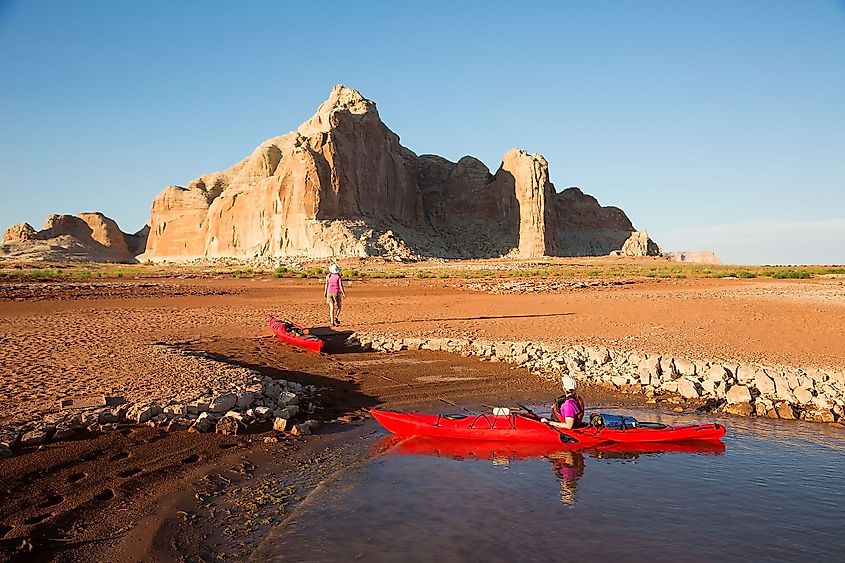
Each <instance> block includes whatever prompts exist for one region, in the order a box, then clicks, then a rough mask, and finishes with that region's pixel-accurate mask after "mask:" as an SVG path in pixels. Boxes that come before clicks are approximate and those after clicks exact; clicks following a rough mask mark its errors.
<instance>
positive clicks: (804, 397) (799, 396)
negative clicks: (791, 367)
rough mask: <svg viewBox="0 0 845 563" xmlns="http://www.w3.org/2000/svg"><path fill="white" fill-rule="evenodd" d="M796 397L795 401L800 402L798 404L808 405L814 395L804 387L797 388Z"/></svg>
mask: <svg viewBox="0 0 845 563" xmlns="http://www.w3.org/2000/svg"><path fill="white" fill-rule="evenodd" d="M794 395H795V400H796V401H798V404H800V405H806V404H807V403H809V402H811V401H812V400H813V393H812V392H811V391H810V390H809V389H806V388H804V387H798V388H796V389H795V393H794Z"/></svg>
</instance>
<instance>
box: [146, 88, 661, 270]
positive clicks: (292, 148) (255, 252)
mask: <svg viewBox="0 0 845 563" xmlns="http://www.w3.org/2000/svg"><path fill="white" fill-rule="evenodd" d="M149 225H150V232H149V238H148V241H147V246H146V252H145V253H144V254H143V255H142V256H141V258H142V259H151V260H164V259H168V260H187V259H193V258H198V257H237V258H251V257H254V256H279V257H284V256H307V257H311V258H322V257H329V256H366V255H374V254H376V255H378V254H382V255H397V254H398V255H400V256H402V255H405V256H409V255H422V256H442V257H447V258H460V257H495V256H502V255H508V254H509V255H512V256H518V257H537V256H556V255H557V256H561V255H562V256H569V255H573V256H579V255H605V254H608V253H610V252H612V251H614V250H621V249H622V247H623V245H624V244H625V241H627V240H628V239H629V238H630V236H631V233H632V232H634V228H633V226H632V225H631V222H630V221H629V220H628V218H627V217H626V216H625V214H624V213H623V212H622V211H621V210H619V209H617V208H613V207H601V206H600V205H599V204H598V202H597V201H596V200H595V199H594V198H592V197H591V196H588V195H585V194H583V193H582V192H581V191H580V190H578V189H577V188H572V189H569V190H565V191H564V192H562V193H557V192H556V191H555V188H554V186H553V185H552V183H551V182H550V181H549V170H548V163H547V162H546V160H545V159H544V158H543V157H542V156H540V155H538V154H534V155H530V154H528V153H527V152H525V151H522V150H517V149H514V150H512V151H509V152H508V153H507V154H505V155H504V157H503V160H502V165H501V167H500V168H499V170H498V171H497V172H496V174H491V173H490V170H488V169H487V167H486V166H484V164H483V163H481V162H480V161H478V160H477V159H475V158H472V157H464V158H462V159H461V160H459V161H458V162H457V163H454V162H450V161H448V160H446V159H443V158H440V157H438V156H433V155H423V156H417V155H416V154H414V153H413V152H412V151H410V150H408V149H407V148H405V147H403V146H402V145H401V144H400V143H399V137H398V136H397V135H396V134H395V133H394V132H393V131H391V130H390V129H389V128H388V127H387V126H386V125H385V124H384V123H383V122H382V121H381V118H380V117H379V114H378V111H377V109H376V105H375V103H373V102H372V101H370V100H367V99H366V98H364V97H363V96H362V95H361V94H360V93H358V92H357V91H355V90H352V89H350V88H346V87H344V86H340V85H339V86H336V87H335V88H334V89H333V90H332V92H331V94H330V95H329V98H328V99H327V100H326V101H325V102H324V103H323V104H322V105H320V107H319V108H318V109H317V112H316V113H315V114H314V116H312V117H311V118H310V119H308V120H307V121H306V122H305V123H303V124H302V125H300V126H299V127H298V128H297V129H296V130H295V131H293V132H291V133H288V134H286V135H282V136H280V137H275V138H273V139H269V140H267V141H265V142H264V143H262V144H261V145H260V146H259V147H258V148H256V149H255V151H253V153H252V154H251V155H250V156H248V157H247V158H245V159H244V160H242V161H241V162H239V163H238V164H235V165H234V166H232V167H231V168H229V169H227V170H224V171H221V172H215V173H213V174H207V175H204V176H200V177H199V178H197V179H196V180H194V181H192V182H190V183H189V184H188V185H187V186H185V187H181V186H170V187H168V188H166V189H165V190H164V191H162V192H161V193H160V194H159V195H158V196H157V197H156V198H155V200H154V201H153V205H152V210H151V214H150V222H149ZM641 247H642V248H645V249H646V250H644V252H646V251H652V250H653V251H654V252H655V253H656V252H657V251H656V250H654V249H656V245H654V243H651V246H649V245H645V246H644V247H643V246H641ZM629 248H633V247H632V246H629ZM638 248H639V247H638Z"/></svg>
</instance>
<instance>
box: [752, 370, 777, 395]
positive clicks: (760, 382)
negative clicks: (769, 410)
mask: <svg viewBox="0 0 845 563" xmlns="http://www.w3.org/2000/svg"><path fill="white" fill-rule="evenodd" d="M754 386H755V387H756V388H757V390H758V391H760V393H761V394H763V395H769V396H775V382H774V381H773V380H772V378H771V377H769V376H768V375H767V374H766V372H765V371H764V370H762V369H758V370H755V371H754Z"/></svg>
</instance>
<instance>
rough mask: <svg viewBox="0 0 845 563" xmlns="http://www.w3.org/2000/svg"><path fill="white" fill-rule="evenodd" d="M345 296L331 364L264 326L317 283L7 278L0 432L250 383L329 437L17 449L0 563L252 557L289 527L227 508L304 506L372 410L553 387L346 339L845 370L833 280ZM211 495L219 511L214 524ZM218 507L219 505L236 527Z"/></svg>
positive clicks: (298, 311) (599, 397)
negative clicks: (63, 413) (293, 404)
mask: <svg viewBox="0 0 845 563" xmlns="http://www.w3.org/2000/svg"><path fill="white" fill-rule="evenodd" d="M346 283H347V287H346V290H347V299H346V302H345V304H344V311H343V314H342V316H341V318H342V321H343V323H342V325H341V326H340V327H337V330H336V331H334V333H333V334H332V335H331V337H330V338H329V344H328V347H327V352H328V353H326V354H323V355H315V354H310V353H307V352H302V351H299V350H296V349H292V348H290V347H288V346H285V345H283V344H282V343H280V342H279V341H278V340H276V339H275V338H273V337H272V336H271V333H270V331H269V329H268V328H267V326H266V320H265V319H266V316H267V315H268V314H270V313H272V314H276V315H277V316H280V317H283V318H290V319H295V320H297V321H298V322H300V323H302V324H304V325H307V326H313V327H321V326H323V327H324V326H325V324H326V317H327V312H326V310H325V305H324V303H323V300H322V299H321V292H322V282H321V281H320V280H307V279H306V280H298V279H297V280H293V279H276V278H272V277H269V276H257V277H252V278H241V279H232V278H216V277H211V278H203V277H171V278H153V279H126V280H108V281H106V280H98V281H27V282H6V283H4V284H3V285H2V293H0V326H2V331H0V341H2V348H0V349H1V350H2V352H0V354H2V356H0V422H3V423H4V424H9V423H13V422H16V421H20V420H25V419H27V418H28V417H31V416H33V413H38V414H40V415H41V416H43V415H44V414H49V413H50V412H51V411H55V410H56V408H57V407H56V404H57V401H58V400H60V399H62V398H68V397H77V398H78V397H83V396H91V395H98V394H105V395H113V396H121V397H124V398H125V399H126V400H129V401H135V400H140V399H141V398H144V397H151V396H155V397H167V396H178V395H179V394H180V393H181V392H182V391H183V390H184V389H185V388H194V387H196V386H202V385H204V384H205V383H206V382H207V381H208V380H209V379H213V380H215V381H228V380H230V379H232V378H235V379H236V378H238V377H240V376H241V375H240V374H241V373H242V372H241V370H244V372H246V371H249V372H254V371H257V372H259V373H261V374H262V375H266V376H270V377H273V378H279V379H285V380H288V381H295V382H297V383H301V384H303V385H316V386H317V387H318V388H320V389H321V393H320V404H319V408H318V409H317V410H316V412H315V413H314V415H313V417H314V418H315V419H316V420H318V422H319V423H320V427H319V429H318V430H317V432H316V435H313V436H307V437H293V436H290V435H287V434H278V433H275V432H274V431H273V430H272V424H268V423H264V424H257V425H254V426H251V427H250V429H249V430H248V432H247V433H246V434H239V435H237V436H222V435H218V434H214V433H210V434H198V433H189V432H185V431H178V432H165V431H164V430H162V429H161V428H150V427H147V426H129V425H125V426H122V427H120V428H119V429H117V430H116V431H111V432H104V433H101V434H100V433H95V434H89V433H80V434H78V435H77V436H75V437H74V438H73V439H71V440H69V441H63V442H50V443H47V444H45V445H43V446H40V447H37V448H36V447H32V448H25V449H24V450H22V451H17V453H16V454H15V455H14V456H13V457H10V458H6V459H3V460H0V479H2V481H3V499H4V500H3V502H2V506H1V507H0V537H2V539H1V540H0V541H2V553H3V554H4V555H5V556H10V557H19V556H20V557H23V556H26V557H33V556H36V557H40V558H42V559H45V560H48V559H51V558H57V559H59V560H67V561H90V560H95V559H99V560H103V559H115V560H120V559H121V558H129V559H134V560H138V559H143V558H144V557H148V558H150V560H152V559H158V560H161V558H165V559H166V558H174V559H177V560H178V559H179V558H180V555H179V554H182V555H181V557H183V558H185V559H191V558H193V557H196V555H197V554H199V553H202V554H206V555H208V554H212V553H216V552H226V553H229V554H234V553H241V554H246V553H249V550H250V549H251V547H250V546H254V542H255V541H256V538H257V537H260V535H261V533H262V530H264V531H266V530H267V529H268V528H269V527H271V526H273V525H276V524H278V523H279V522H281V521H282V520H283V518H284V513H283V512H277V513H276V514H272V515H269V514H264V515H263V517H262V518H263V519H258V517H257V516H255V511H253V512H250V511H249V510H247V509H246V508H244V507H240V508H238V507H237V502H236V500H237V498H239V496H240V497H243V496H244V495H245V494H246V493H245V492H244V491H246V490H249V491H251V493H250V494H251V495H256V494H258V492H260V490H261V483H263V482H265V481H264V480H266V479H268V478H269V477H270V475H271V474H272V475H273V476H275V477H278V475H287V476H296V475H310V476H309V477H307V478H303V482H301V483H300V484H299V485H298V486H296V487H293V488H291V490H290V493H289V495H288V498H284V499H282V498H272V499H270V498H268V499H266V502H264V503H263V504H262V503H258V506H259V508H258V509H256V510H257V511H258V512H261V510H265V511H266V510H269V508H267V507H269V506H275V507H277V508H278V506H281V505H284V506H288V507H290V506H293V505H295V503H296V502H297V500H296V499H297V498H302V497H303V496H305V495H307V493H308V491H309V487H310V488H313V487H314V486H316V484H317V483H318V482H319V481H320V475H321V472H323V473H324V472H325V471H326V470H327V468H329V467H332V466H333V464H342V463H343V458H344V456H352V457H354V456H356V455H363V454H362V452H360V451H356V450H355V446H354V444H355V442H356V432H358V433H360V432H361V429H362V428H364V427H365V426H366V424H365V422H366V421H367V413H366V409H367V408H369V407H372V406H375V405H384V406H387V407H391V408H399V409H422V408H425V407H428V408H439V409H441V410H442V409H444V408H448V405H446V404H443V402H442V401H441V399H445V400H447V401H449V402H453V403H455V404H456V405H459V406H468V407H471V408H475V407H478V406H480V405H484V404H490V403H495V402H496V401H499V402H507V401H512V400H513V399H519V400H533V401H537V402H538V403H542V402H543V401H546V402H548V401H550V400H552V399H553V398H554V397H555V396H556V394H557V388H556V386H555V385H554V384H553V383H551V382H549V381H548V380H546V379H543V378H541V377H539V376H537V375H536V374H533V373H530V372H529V371H528V370H526V369H524V368H521V367H517V366H514V365H511V364H506V363H491V362H481V361H479V360H478V359H477V358H474V357H462V356H460V355H456V354H449V353H446V352H432V351H425V350H421V351H402V352H396V353H391V354H384V353H376V352H366V351H362V350H357V349H355V348H354V347H348V346H346V345H345V342H346V341H347V340H348V338H349V337H350V336H351V335H353V334H356V333H366V334H382V335H391V336H394V337H414V338H439V337H449V338H455V337H465V338H476V339H491V340H497V339H500V340H523V341H531V342H544V343H555V344H561V343H569V344H583V345H588V346H607V347H610V348H614V349H625V350H636V351H640V352H647V353H657V354H674V355H678V356H682V357H686V358H690V359H699V360H711V361H712V360H714V359H718V360H720V361H725V362H728V361H731V362H758V363H761V364H766V365H774V364H782V365H790V366H796V367H801V368H804V369H808V368H816V367H817V368H824V369H829V370H841V369H843V368H844V367H845V352H844V351H845V320H843V319H845V314H843V313H845V280H842V279H836V278H832V279H814V280H760V279H755V280H738V279H694V278H693V279H671V280H652V279H633V280H630V283H628V282H626V283H624V284H613V285H594V286H589V285H585V286H583V287H579V286H577V285H571V286H568V287H555V288H552V289H549V286H548V283H547V282H546V281H544V280H536V279H535V280H527V281H526V283H527V284H528V285H531V284H533V285H534V286H536V287H534V289H533V290H526V287H527V286H526V285H521V286H519V287H516V288H515V287H514V286H512V285H511V286H507V285H503V284H504V283H505V282H501V281H499V280H473V281H467V280H456V279H449V280H440V279H420V280H418V279H385V280H355V279H353V280H349V281H348V282H346ZM544 284H545V285H544ZM585 395H586V397H587V399H588V401H589V402H591V403H614V404H618V403H620V402H629V403H632V404H637V403H643V402H644V401H645V397H643V396H637V395H630V394H626V395H623V394H619V393H615V392H614V391H613V390H612V389H608V388H597V387H588V388H587V389H586V390H585ZM265 438H267V440H266V442H265ZM359 441H360V440H359ZM327 452H328V453H327ZM212 493H213V494H212ZM265 493H266V491H265ZM227 495H228V496H227ZM212 496H214V497H215V498H216V499H217V501H215V504H214V507H215V508H213V509H212V508H210V507H211V504H210V501H209V500H208V499H209V498H211V497H212ZM220 499H224V500H225V499H228V500H227V501H226V502H228V503H229V505H228V508H227V509H226V510H228V511H229V512H228V514H226V513H225V511H224V510H223V509H221V508H220V506H222V505H221V504H220V503H221V502H223V501H221V500H220ZM224 504H225V503H224ZM260 507H264V508H260ZM151 514H153V515H154V516H152V517H151ZM238 515H240V516H238ZM247 515H251V516H247ZM259 520H260V522H261V523H258V522H259ZM221 522H222V523H225V525H222V526H221V525H220V523H221ZM247 522H251V524H250V525H245V524H246V523H247ZM223 530H226V531H225V532H223ZM251 542H252V543H251ZM30 550H31V551H30ZM156 554H157V555H156Z"/></svg>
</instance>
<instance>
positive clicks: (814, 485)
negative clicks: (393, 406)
mask: <svg viewBox="0 0 845 563" xmlns="http://www.w3.org/2000/svg"><path fill="white" fill-rule="evenodd" d="M616 412H619V411H616ZM627 412H631V413H632V414H634V415H635V416H637V417H638V418H640V419H641V420H662V421H663V422H709V421H713V420H714V419H712V418H696V417H689V416H670V415H665V414H664V415H660V414H658V412H657V411H649V410H638V411H633V410H628V411H627ZM716 420H718V421H721V422H723V423H725V424H726V426H727V427H728V435H727V436H726V437H725V439H724V440H723V443H724V448H721V447H718V446H717V447H712V446H711V447H710V448H708V449H705V450H704V451H689V450H688V449H687V450H686V451H666V452H644V451H640V452H630V451H628V452H626V451H591V452H572V451H554V450H551V451H549V450H543V449H542V448H541V449H540V451H537V450H536V449H535V450H534V451H531V449H530V448H529V449H528V450H514V449H513V448H508V447H507V446H501V445H499V446H490V445H486V446H485V445H480V446H472V445H462V443H457V444H456V443H454V442H442V441H439V442H435V441H431V440H429V441H426V440H420V439H413V440H410V441H407V442H402V443H398V444H397V443H396V440H392V441H391V440H390V439H389V438H387V440H388V441H387V442H385V440H382V442H380V443H379V444H375V445H374V447H373V455H372V456H371V457H370V458H369V459H368V460H366V461H364V462H363V463H361V464H360V465H358V466H356V467H354V468H350V470H348V471H346V472H344V473H343V474H341V476H340V477H338V478H336V479H334V480H332V481H330V482H327V483H326V484H325V486H323V487H320V488H319V489H318V490H317V491H315V492H314V493H313V494H312V495H311V496H310V497H309V498H308V500H307V501H306V502H304V503H303V504H302V505H301V506H300V508H299V509H298V510H297V512H296V513H295V514H294V515H293V517H292V518H291V519H290V520H289V521H288V522H287V524H286V525H285V526H284V527H279V528H277V529H276V530H275V531H273V532H272V533H271V534H270V535H269V536H268V537H267V538H266V539H265V541H264V542H263V543H262V544H261V546H260V547H259V549H258V551H257V553H256V556H257V557H260V558H269V559H270V560H278V561H281V560H284V561H349V560H353V559H360V560H362V561H400V560H401V561H432V560H439V561H475V560H485V561H516V560H519V561H552V560H557V561H565V560H576V559H580V560H594V559H596V558H599V557H601V558H614V559H616V558H622V560H625V561H631V560H650V561H678V560H683V561H704V560H708V561H712V560H722V561H724V560H732V561H736V560H754V561H775V560H777V561H783V560H798V559H809V560H816V561H843V560H845V540H843V527H845V443H843V439H845V432H843V431H842V430H841V429H835V428H829V427H826V426H824V425H818V424H806V423H798V422H781V421H768V420H744V419H734V418H728V419H716ZM391 447H392V449H389V448H391ZM383 450H387V451H386V452H384V451H383ZM616 560H618V559H616Z"/></svg>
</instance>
